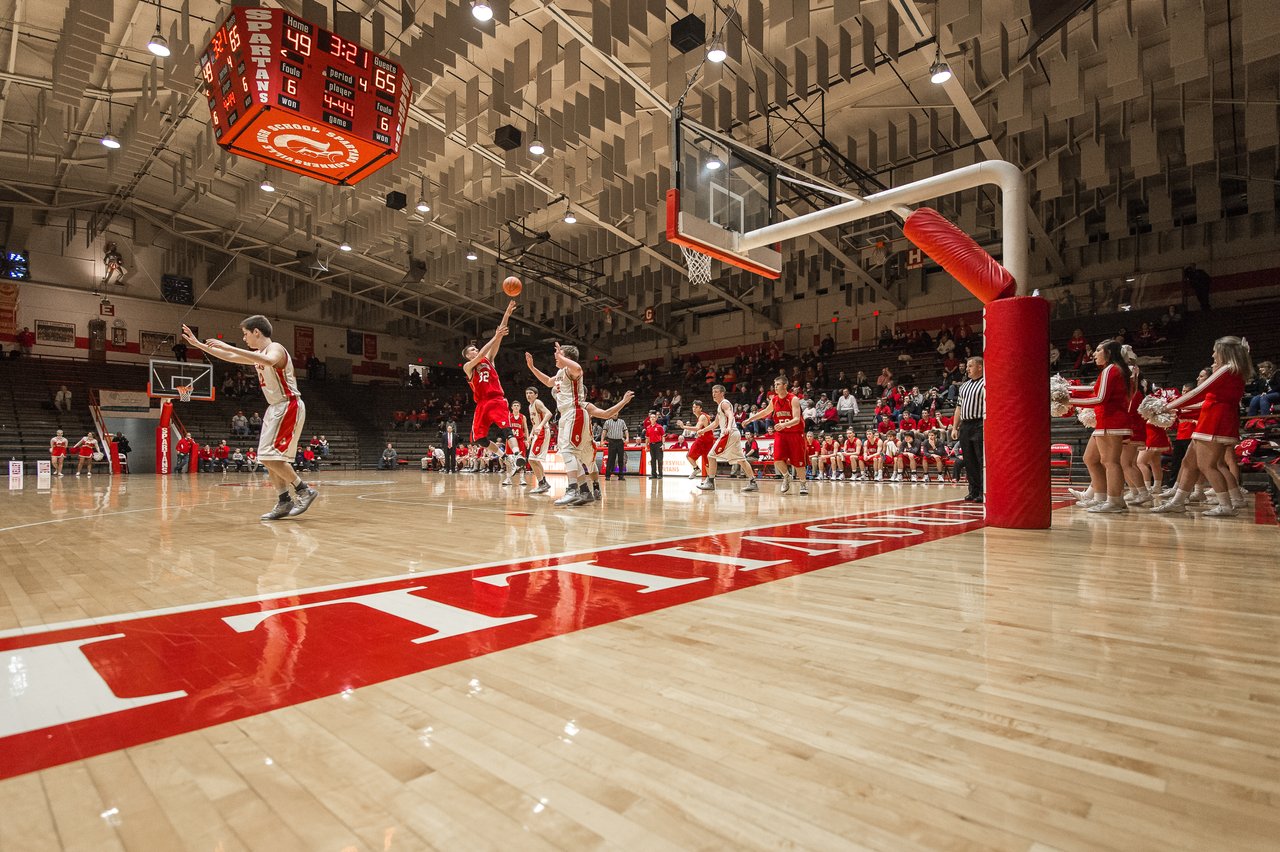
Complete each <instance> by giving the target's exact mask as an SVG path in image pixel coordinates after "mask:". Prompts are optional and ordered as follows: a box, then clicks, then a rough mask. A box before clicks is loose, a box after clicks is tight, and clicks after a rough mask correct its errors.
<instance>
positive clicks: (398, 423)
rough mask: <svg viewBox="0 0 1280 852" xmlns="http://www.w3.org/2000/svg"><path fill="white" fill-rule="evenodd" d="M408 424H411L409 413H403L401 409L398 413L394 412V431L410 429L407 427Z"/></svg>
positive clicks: (397, 410) (392, 420)
mask: <svg viewBox="0 0 1280 852" xmlns="http://www.w3.org/2000/svg"><path fill="white" fill-rule="evenodd" d="M408 423H409V412H407V411H403V410H400V409H396V411H394V412H392V414H391V428H392V429H406V428H408V425H407V424H408Z"/></svg>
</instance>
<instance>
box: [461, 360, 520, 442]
mask: <svg viewBox="0 0 1280 852" xmlns="http://www.w3.org/2000/svg"><path fill="white" fill-rule="evenodd" d="M467 383H468V384H470V385H471V397H472V399H474V400H475V402H476V413H475V416H474V417H473V418H472V419H471V440H473V441H484V440H486V439H487V438H488V435H489V427H490V426H497V427H498V428H499V429H507V428H509V427H510V425H511V409H510V407H509V406H508V405H507V398H506V396H505V395H504V394H503V392H502V382H500V381H498V371H497V370H496V369H494V366H493V363H492V362H491V361H490V360H489V359H488V358H481V359H480V361H479V363H477V364H476V366H475V369H473V370H472V371H471V378H469V379H468V380H467Z"/></svg>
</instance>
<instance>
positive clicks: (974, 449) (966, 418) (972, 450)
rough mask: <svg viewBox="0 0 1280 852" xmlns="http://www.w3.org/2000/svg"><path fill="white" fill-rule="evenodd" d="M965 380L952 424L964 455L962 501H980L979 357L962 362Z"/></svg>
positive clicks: (983, 389)
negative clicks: (965, 487) (965, 491)
mask: <svg viewBox="0 0 1280 852" xmlns="http://www.w3.org/2000/svg"><path fill="white" fill-rule="evenodd" d="M965 369H966V370H967V371H968V373H969V381H967V382H965V383H964V384H962V385H960V404H959V405H957V406H956V410H955V415H954V417H955V419H954V421H953V422H954V423H955V425H956V426H957V428H958V431H959V440H960V452H961V453H962V454H963V456H964V458H963V461H964V473H965V478H966V479H967V480H968V481H969V493H968V494H967V495H966V496H965V498H964V499H965V500H967V501H968V502H970V503H981V502H982V421H983V420H984V419H985V418H986V416H987V380H986V379H984V378H983V377H982V359H981V358H978V357H974V358H970V359H969V360H968V361H966V362H965Z"/></svg>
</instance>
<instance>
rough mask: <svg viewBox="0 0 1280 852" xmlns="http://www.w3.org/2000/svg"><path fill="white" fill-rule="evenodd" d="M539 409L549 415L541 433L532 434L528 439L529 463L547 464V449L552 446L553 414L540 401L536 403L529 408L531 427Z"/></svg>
mask: <svg viewBox="0 0 1280 852" xmlns="http://www.w3.org/2000/svg"><path fill="white" fill-rule="evenodd" d="M538 408H541V409H542V410H543V411H546V413H547V415H548V416H547V418H546V420H547V422H546V423H545V424H544V425H543V427H542V429H541V430H540V431H538V432H530V433H529V437H528V438H527V439H526V443H527V444H528V445H529V446H528V449H529V461H531V462H537V463H538V464H546V463H547V447H549V446H551V429H552V420H551V417H550V414H551V412H549V411H547V407H546V406H545V405H543V404H542V402H541V401H540V400H539V401H537V402H535V403H534V405H531V406H529V422H530V424H531V425H532V423H533V415H534V414H535V413H537V409H538Z"/></svg>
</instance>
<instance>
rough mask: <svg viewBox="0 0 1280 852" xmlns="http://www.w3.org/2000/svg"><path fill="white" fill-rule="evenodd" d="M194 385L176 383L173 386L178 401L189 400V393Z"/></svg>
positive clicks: (193, 388)
mask: <svg viewBox="0 0 1280 852" xmlns="http://www.w3.org/2000/svg"><path fill="white" fill-rule="evenodd" d="M195 389H196V388H195V385H178V386H177V387H175V388H174V390H176V391H177V392H178V401H179V402H190V401H191V393H192V392H193V391H194V390H195Z"/></svg>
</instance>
